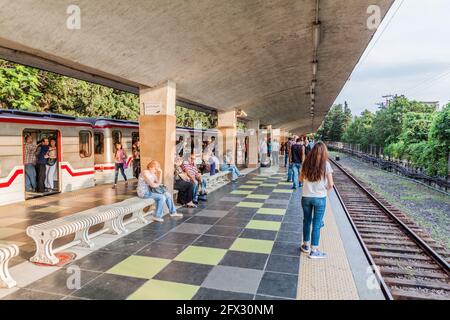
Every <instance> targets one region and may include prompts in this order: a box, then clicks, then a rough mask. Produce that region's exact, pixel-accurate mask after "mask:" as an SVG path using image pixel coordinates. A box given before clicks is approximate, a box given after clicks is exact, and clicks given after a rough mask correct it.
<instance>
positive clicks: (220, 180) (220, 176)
mask: <svg viewBox="0 0 450 320" xmlns="http://www.w3.org/2000/svg"><path fill="white" fill-rule="evenodd" d="M202 178H204V179H205V180H206V189H207V190H208V191H211V190H212V189H215V187H217V186H222V185H224V184H227V183H228V182H230V181H231V172H229V171H219V173H216V174H215V175H213V176H211V175H210V174H209V173H207V174H204V175H202Z"/></svg>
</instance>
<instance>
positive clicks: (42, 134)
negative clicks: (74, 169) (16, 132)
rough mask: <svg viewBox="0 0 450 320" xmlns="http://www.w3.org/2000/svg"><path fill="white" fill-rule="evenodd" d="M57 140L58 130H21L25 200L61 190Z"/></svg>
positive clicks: (58, 144) (58, 137)
mask: <svg viewBox="0 0 450 320" xmlns="http://www.w3.org/2000/svg"><path fill="white" fill-rule="evenodd" d="M59 140H60V135H59V131H58V130H42V129H25V130H24V131H23V141H24V142H23V165H24V170H25V199H26V200H29V199H33V198H37V197H42V196H48V195H52V194H56V193H59V192H61V183H60V182H61V179H60V169H59V168H60V164H59V162H60V161H59V159H60V154H61V153H60V152H61V148H60V144H61V141H59Z"/></svg>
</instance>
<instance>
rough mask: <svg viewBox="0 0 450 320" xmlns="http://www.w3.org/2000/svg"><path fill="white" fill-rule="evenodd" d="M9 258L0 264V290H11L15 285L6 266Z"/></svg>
mask: <svg viewBox="0 0 450 320" xmlns="http://www.w3.org/2000/svg"><path fill="white" fill-rule="evenodd" d="M9 260H11V258H8V259H6V260H4V261H1V262H0V288H7V289H9V288H12V287H15V286H16V285H17V283H16V282H15V281H14V279H13V278H12V277H11V275H10V274H9V270H8V264H9Z"/></svg>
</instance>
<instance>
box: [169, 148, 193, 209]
mask: <svg viewBox="0 0 450 320" xmlns="http://www.w3.org/2000/svg"><path fill="white" fill-rule="evenodd" d="M182 164H183V158H181V157H177V158H176V159H175V173H174V178H175V184H174V189H175V190H178V202H179V203H180V204H182V205H183V206H186V207H187V208H197V206H196V205H195V204H194V203H193V202H192V200H193V196H194V188H195V184H193V183H192V182H191V179H189V177H188V176H187V174H186V173H184V171H183V168H181V165H182Z"/></svg>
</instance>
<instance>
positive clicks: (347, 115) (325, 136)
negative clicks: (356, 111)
mask: <svg viewBox="0 0 450 320" xmlns="http://www.w3.org/2000/svg"><path fill="white" fill-rule="evenodd" d="M351 120H352V113H351V110H350V108H349V107H348V105H347V102H345V106H344V107H343V106H342V104H338V105H335V106H333V107H332V108H331V109H330V111H329V112H328V114H327V115H326V116H325V119H324V121H323V123H322V125H321V127H320V128H319V130H318V132H317V133H318V135H319V136H320V139H322V140H326V141H341V140H342V135H343V134H344V132H345V130H346V129H347V127H348V126H349V124H350V122H351Z"/></svg>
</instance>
